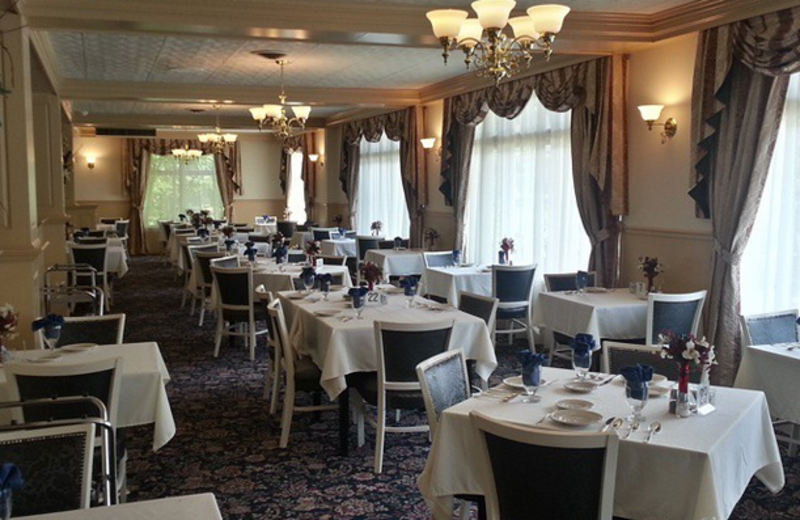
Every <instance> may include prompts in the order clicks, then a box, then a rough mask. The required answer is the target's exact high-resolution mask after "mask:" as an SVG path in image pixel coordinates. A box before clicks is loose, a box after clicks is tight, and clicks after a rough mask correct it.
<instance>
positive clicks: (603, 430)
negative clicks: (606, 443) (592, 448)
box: [600, 416, 617, 432]
mask: <svg viewBox="0 0 800 520" xmlns="http://www.w3.org/2000/svg"><path fill="white" fill-rule="evenodd" d="M616 420H617V418H616V417H614V416H611V417H609V418H608V420H606V423H605V424H604V425H603V427H602V428H600V431H601V432H607V431H608V429H609V428H611V425H612V424H614V421H616Z"/></svg>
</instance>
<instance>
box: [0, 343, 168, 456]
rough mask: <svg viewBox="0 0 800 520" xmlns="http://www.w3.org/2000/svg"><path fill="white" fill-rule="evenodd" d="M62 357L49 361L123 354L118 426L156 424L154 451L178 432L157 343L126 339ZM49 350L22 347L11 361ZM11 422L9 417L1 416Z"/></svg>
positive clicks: (3, 393)
mask: <svg viewBox="0 0 800 520" xmlns="http://www.w3.org/2000/svg"><path fill="white" fill-rule="evenodd" d="M59 353H60V354H61V357H60V358H58V359H55V360H53V361H49V362H48V364H62V365H70V364H78V363H88V362H93V361H100V360H104V359H111V358H115V357H121V358H122V359H123V361H122V363H123V366H122V381H121V387H120V398H119V411H118V413H117V426H118V427H120V428H127V427H129V426H141V425H146V424H153V425H154V428H153V451H157V450H158V449H160V448H161V447H163V446H164V445H165V444H167V443H168V442H169V441H170V440H171V439H172V437H174V436H175V432H176V427H175V419H174V418H173V416H172V408H171V407H170V404H169V397H168V396H167V389H166V385H167V383H169V380H170V377H169V372H168V371H167V367H166V365H165V364H164V359H163V358H162V357H161V351H160V350H159V348H158V343H155V342H147V343H125V344H122V345H99V346H97V347H95V348H93V349H90V350H82V351H78V352H70V351H64V350H59ZM47 354H49V351H47V350H22V351H16V352H14V356H15V359H14V360H13V361H11V362H12V363H26V362H27V360H29V359H36V358H40V357H42V356H44V355H47ZM0 400H5V401H8V400H9V388H8V381H7V379H6V374H5V369H4V368H3V367H0ZM0 420H3V421H4V422H8V421H9V420H10V417H8V416H0Z"/></svg>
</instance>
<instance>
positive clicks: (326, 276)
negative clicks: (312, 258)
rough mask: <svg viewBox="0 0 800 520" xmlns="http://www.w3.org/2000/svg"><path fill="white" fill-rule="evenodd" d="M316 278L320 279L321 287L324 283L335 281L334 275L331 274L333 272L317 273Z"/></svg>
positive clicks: (328, 283)
mask: <svg viewBox="0 0 800 520" xmlns="http://www.w3.org/2000/svg"><path fill="white" fill-rule="evenodd" d="M316 278H317V280H319V283H320V287H323V285H330V284H332V283H333V276H332V275H331V273H320V274H318V275H317V277H316Z"/></svg>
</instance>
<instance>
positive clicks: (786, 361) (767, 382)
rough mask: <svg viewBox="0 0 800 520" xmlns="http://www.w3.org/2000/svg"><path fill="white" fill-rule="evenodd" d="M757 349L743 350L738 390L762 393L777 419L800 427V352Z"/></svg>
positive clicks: (771, 347)
mask: <svg viewBox="0 0 800 520" xmlns="http://www.w3.org/2000/svg"><path fill="white" fill-rule="evenodd" d="M787 347H788V345H786V344H783V345H756V346H750V347H744V348H743V349H742V363H741V364H740V365H739V372H738V374H736V383H735V384H734V386H735V387H736V388H748V389H750V390H761V391H763V392H764V394H766V396H767V403H769V411H770V413H771V414H772V415H773V416H774V417H778V418H780V419H785V420H788V421H791V422H793V423H798V424H800V399H798V390H800V384H799V383H798V381H800V349H794V350H787Z"/></svg>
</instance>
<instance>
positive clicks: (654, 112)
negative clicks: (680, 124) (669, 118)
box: [639, 105, 664, 121]
mask: <svg viewBox="0 0 800 520" xmlns="http://www.w3.org/2000/svg"><path fill="white" fill-rule="evenodd" d="M662 110H664V105H639V113H640V114H642V119H644V120H645V121H658V118H659V117H661V111H662Z"/></svg>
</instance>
